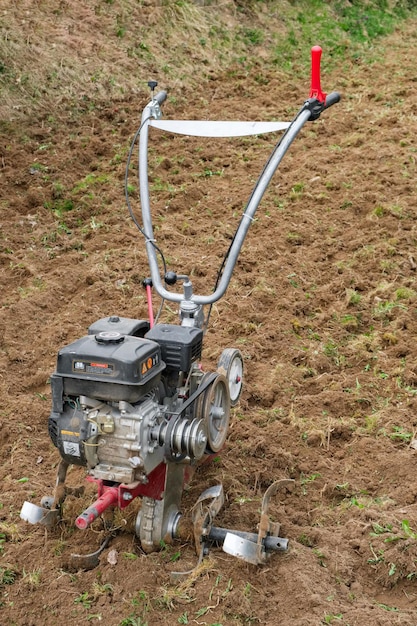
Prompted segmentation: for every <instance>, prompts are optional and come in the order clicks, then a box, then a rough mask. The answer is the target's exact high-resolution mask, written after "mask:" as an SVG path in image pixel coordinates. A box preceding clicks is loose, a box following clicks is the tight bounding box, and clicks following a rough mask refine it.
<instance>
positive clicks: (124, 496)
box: [122, 491, 133, 502]
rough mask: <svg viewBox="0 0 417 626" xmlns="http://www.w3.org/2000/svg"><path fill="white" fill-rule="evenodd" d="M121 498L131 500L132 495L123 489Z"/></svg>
mask: <svg viewBox="0 0 417 626" xmlns="http://www.w3.org/2000/svg"><path fill="white" fill-rule="evenodd" d="M122 499H123V500H125V501H126V502H128V501H130V500H133V496H132V494H131V493H130V492H129V491H125V492H124V494H123V495H122Z"/></svg>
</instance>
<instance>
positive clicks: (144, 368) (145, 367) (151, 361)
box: [140, 353, 159, 376]
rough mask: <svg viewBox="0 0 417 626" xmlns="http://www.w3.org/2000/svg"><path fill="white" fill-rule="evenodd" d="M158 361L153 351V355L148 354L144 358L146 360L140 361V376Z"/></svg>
mask: <svg viewBox="0 0 417 626" xmlns="http://www.w3.org/2000/svg"><path fill="white" fill-rule="evenodd" d="M158 363H159V358H158V354H157V353H155V354H154V355H153V356H150V357H148V358H147V359H146V361H142V363H141V366H140V373H141V374H142V376H145V374H147V373H148V372H150V370H151V369H152V368H154V367H155V366H156V365H158Z"/></svg>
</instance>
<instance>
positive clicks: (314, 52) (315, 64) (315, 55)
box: [309, 46, 326, 102]
mask: <svg viewBox="0 0 417 626" xmlns="http://www.w3.org/2000/svg"><path fill="white" fill-rule="evenodd" d="M321 53H322V49H321V48H320V46H313V47H312V48H311V86H310V96H309V97H310V98H315V99H316V100H318V101H319V102H324V101H325V100H326V94H325V93H323V92H322V90H321V86H320V59H321Z"/></svg>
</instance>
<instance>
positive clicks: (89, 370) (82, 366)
mask: <svg viewBox="0 0 417 626" xmlns="http://www.w3.org/2000/svg"><path fill="white" fill-rule="evenodd" d="M72 371H73V372H74V373H76V374H95V375H96V376H97V375H98V376H111V375H112V374H113V372H114V365H113V363H98V362H94V361H78V360H76V361H75V360H74V361H73V362H72Z"/></svg>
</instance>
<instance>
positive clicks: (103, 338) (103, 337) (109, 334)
mask: <svg viewBox="0 0 417 626" xmlns="http://www.w3.org/2000/svg"><path fill="white" fill-rule="evenodd" d="M94 339H95V340H96V341H97V343H122V341H124V340H125V336H124V335H122V334H121V333H118V332H117V331H115V330H114V331H113V330H105V331H102V332H101V333H98V334H97V335H95V337H94Z"/></svg>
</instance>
